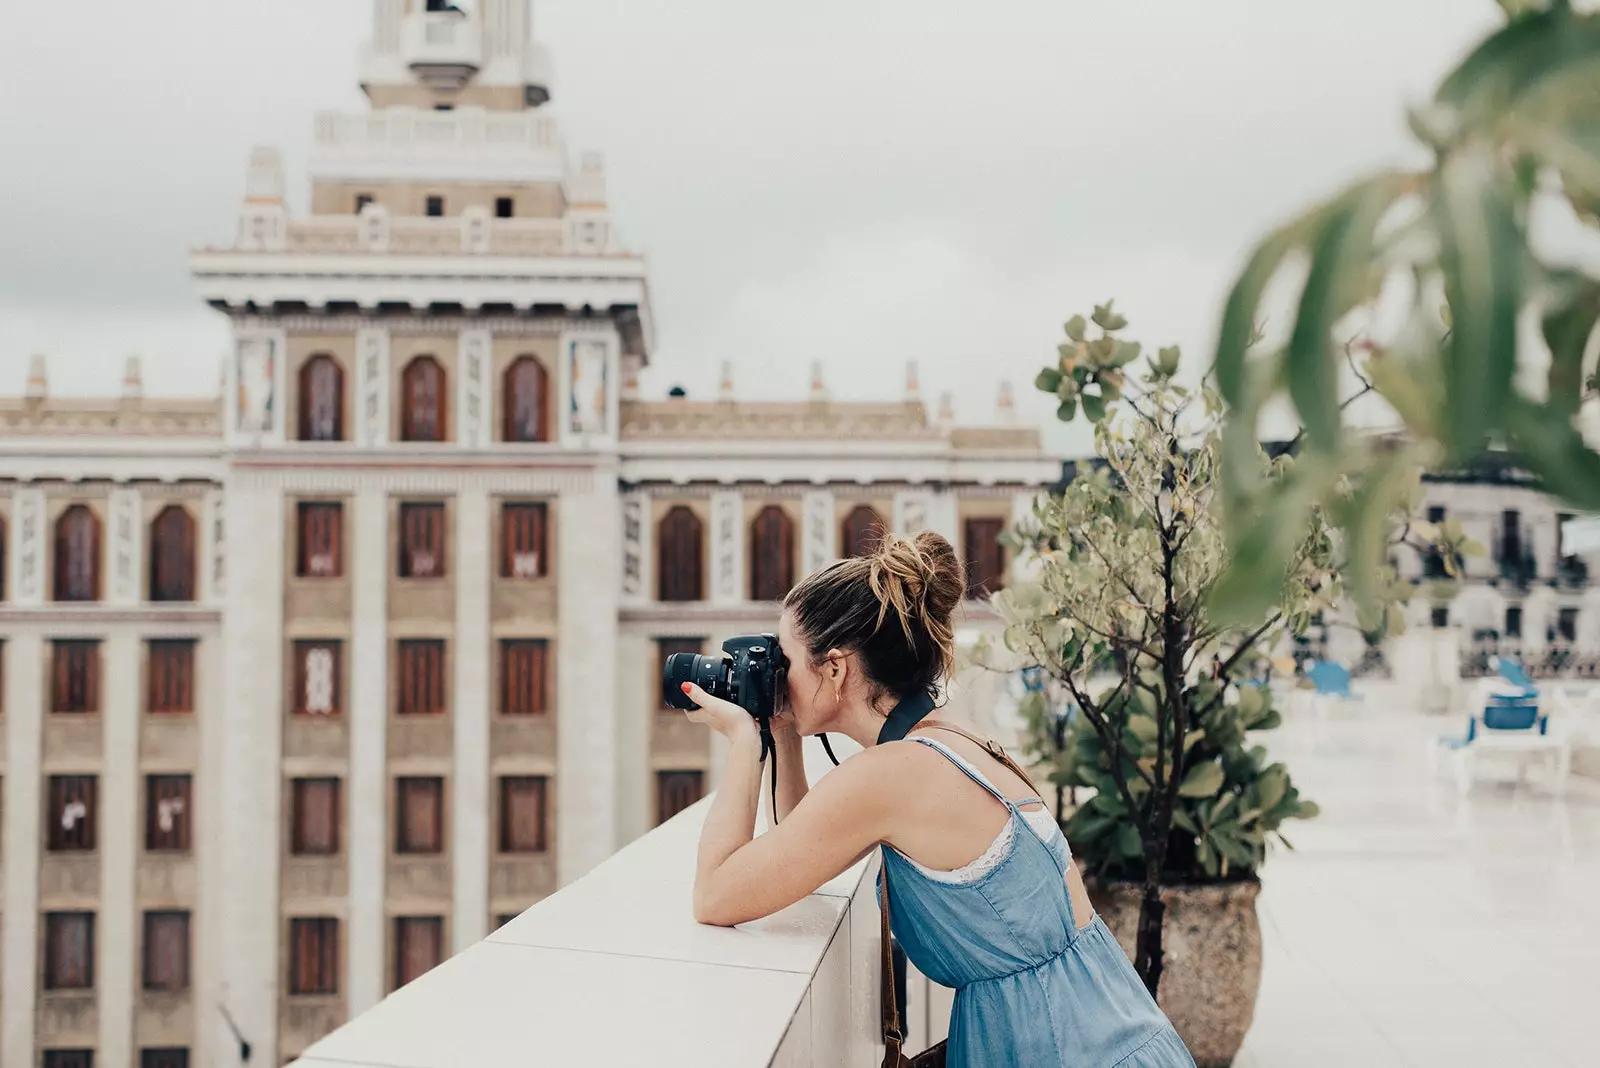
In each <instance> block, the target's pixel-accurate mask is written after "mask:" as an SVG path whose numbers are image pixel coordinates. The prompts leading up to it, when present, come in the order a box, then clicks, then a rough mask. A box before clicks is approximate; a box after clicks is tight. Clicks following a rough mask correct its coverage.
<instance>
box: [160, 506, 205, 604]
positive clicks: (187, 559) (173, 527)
mask: <svg viewBox="0 0 1600 1068" xmlns="http://www.w3.org/2000/svg"><path fill="white" fill-rule="evenodd" d="M150 599H151V600H152V601H192V600H194V520H193V519H192V518H191V517H190V515H189V511H188V509H186V508H184V507H183V506H182V505H177V504H169V505H167V507H165V508H163V509H162V510H161V513H160V514H159V515H157V516H156V518H155V522H153V523H151V524H150Z"/></svg>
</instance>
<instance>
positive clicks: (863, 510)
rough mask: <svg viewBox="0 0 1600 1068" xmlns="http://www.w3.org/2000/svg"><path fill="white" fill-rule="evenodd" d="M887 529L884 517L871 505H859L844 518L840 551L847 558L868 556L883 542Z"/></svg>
mask: <svg viewBox="0 0 1600 1068" xmlns="http://www.w3.org/2000/svg"><path fill="white" fill-rule="evenodd" d="M887 529H888V527H887V526H886V525H885V524H884V522H883V517H882V516H880V515H879V514H878V513H877V511H876V510H875V509H874V508H873V507H872V506H871V505H869V504H862V505H858V506H856V507H855V508H852V509H851V510H850V514H849V515H847V516H845V517H844V528H843V530H842V531H841V533H842V535H843V536H842V537H841V538H840V539H839V551H840V552H841V553H843V554H844V555H845V556H866V555H867V554H869V553H871V552H872V550H874V549H876V548H877V547H878V543H879V542H881V541H883V534H884V531H885V530H887Z"/></svg>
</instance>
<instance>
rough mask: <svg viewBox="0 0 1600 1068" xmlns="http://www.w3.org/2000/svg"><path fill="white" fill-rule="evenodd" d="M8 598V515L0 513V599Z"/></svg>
mask: <svg viewBox="0 0 1600 1068" xmlns="http://www.w3.org/2000/svg"><path fill="white" fill-rule="evenodd" d="M5 599H6V517H5V516H3V515H0V601H4V600H5Z"/></svg>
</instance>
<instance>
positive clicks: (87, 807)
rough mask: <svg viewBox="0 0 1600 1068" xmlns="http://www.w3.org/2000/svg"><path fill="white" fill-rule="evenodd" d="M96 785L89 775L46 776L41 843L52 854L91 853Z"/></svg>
mask: <svg viewBox="0 0 1600 1068" xmlns="http://www.w3.org/2000/svg"><path fill="white" fill-rule="evenodd" d="M98 785H99V784H98V781H97V780H96V778H95V776H93V775H52V776H50V804H49V807H48V808H47V809H46V810H45V814H44V818H45V842H46V845H47V846H48V847H49V849H50V850H51V851H52V852H57V853H79V852H86V851H89V850H92V849H94V844H95V817H96V815H97V811H96V810H97V807H98V806H96V804H95V793H96V788H97V786H98Z"/></svg>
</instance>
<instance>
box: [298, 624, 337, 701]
mask: <svg viewBox="0 0 1600 1068" xmlns="http://www.w3.org/2000/svg"><path fill="white" fill-rule="evenodd" d="M343 650H344V646H343V643H341V642H337V641H330V640H327V639H320V638H319V639H317V640H315V641H299V642H295V643H294V700H293V701H291V702H290V706H291V708H292V709H293V711H294V713H295V715H298V716H337V715H338V714H339V710H340V707H341V704H342V700H343V691H342V690H341V689H340V686H341V675H342V674H343V673H342V671H341V670H340V661H341V659H342V653H343Z"/></svg>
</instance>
